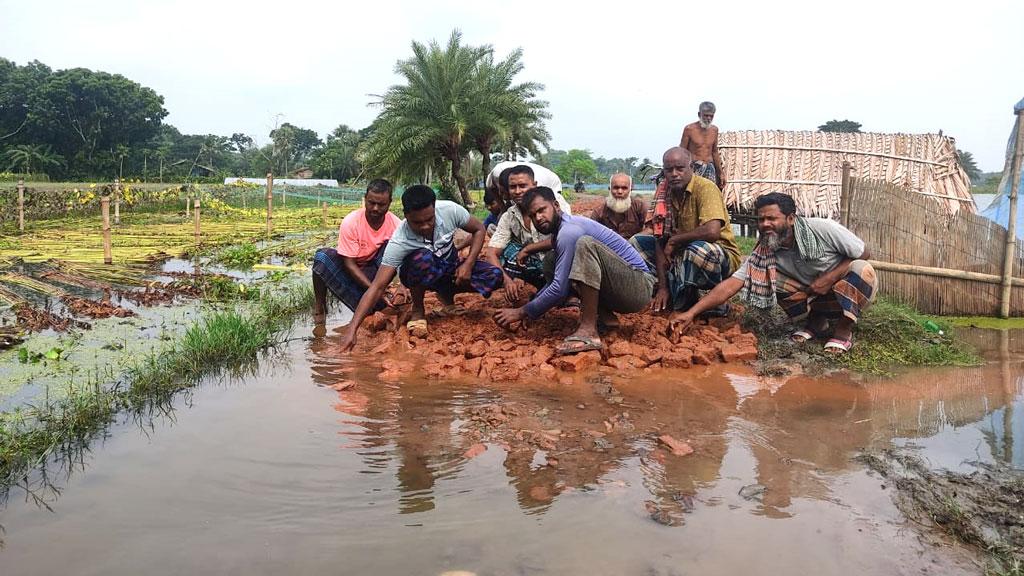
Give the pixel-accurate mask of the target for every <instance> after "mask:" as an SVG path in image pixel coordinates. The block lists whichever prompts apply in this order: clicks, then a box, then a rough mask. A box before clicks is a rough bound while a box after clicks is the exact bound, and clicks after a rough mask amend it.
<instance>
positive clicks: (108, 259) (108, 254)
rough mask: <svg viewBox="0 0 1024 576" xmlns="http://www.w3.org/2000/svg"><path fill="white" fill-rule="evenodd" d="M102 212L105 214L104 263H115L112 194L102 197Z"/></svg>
mask: <svg viewBox="0 0 1024 576" xmlns="http://www.w3.org/2000/svg"><path fill="white" fill-rule="evenodd" d="M100 212H101V213H102V214H103V263H104V264H113V263H114V255H113V253H112V250H111V248H110V196H104V197H102V198H100Z"/></svg>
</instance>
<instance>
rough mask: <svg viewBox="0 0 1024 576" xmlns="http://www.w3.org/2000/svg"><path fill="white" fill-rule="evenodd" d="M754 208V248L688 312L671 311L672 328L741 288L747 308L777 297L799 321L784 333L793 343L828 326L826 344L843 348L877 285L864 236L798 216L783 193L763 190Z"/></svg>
mask: <svg viewBox="0 0 1024 576" xmlns="http://www.w3.org/2000/svg"><path fill="white" fill-rule="evenodd" d="M754 208H755V210H756V211H757V221H758V224H757V226H758V230H759V231H760V233H761V238H760V240H759V241H758V243H757V246H756V247H755V248H754V252H753V254H751V255H750V257H749V258H748V259H747V260H746V261H745V262H744V263H743V265H742V266H741V267H740V269H739V270H737V271H736V272H735V273H734V274H733V275H732V276H731V277H730V278H728V279H726V280H725V281H724V282H722V283H721V284H719V285H718V286H716V287H715V289H714V290H712V291H711V292H709V293H708V294H707V295H706V296H704V298H702V299H701V300H700V301H699V302H697V304H696V305H694V306H693V307H692V308H690V310H688V311H686V312H682V313H678V314H676V315H675V316H674V317H673V326H672V328H673V331H674V332H676V333H681V332H682V331H684V330H686V328H687V327H689V326H690V324H692V323H693V321H694V319H695V318H696V317H697V315H699V314H700V313H702V312H704V311H706V310H709V309H711V308H713V307H715V306H718V305H720V304H722V303H723V302H725V301H727V300H728V299H729V298H732V297H733V295H735V294H736V293H737V292H739V291H740V290H741V289H742V290H743V292H744V297H745V298H746V299H747V300H748V302H750V303H751V304H753V305H754V306H757V307H760V308H768V307H770V306H772V305H774V304H775V303H776V302H778V304H779V305H780V306H781V307H782V309H783V311H785V313H786V315H787V316H789V317H790V318H791V319H793V320H804V322H805V323H804V327H803V328H801V329H799V330H797V331H795V332H793V334H792V336H791V338H792V339H793V341H794V342H806V341H808V340H812V339H815V338H817V337H819V336H824V335H825V334H826V333H827V331H828V328H829V325H830V324H831V326H832V330H833V333H832V337H831V338H830V339H829V340H828V342H826V343H825V350H826V351H829V352H834V353H838V354H842V353H845V352H847V351H849V350H850V347H851V346H853V340H852V338H853V325H854V324H855V323H856V322H857V320H858V319H859V318H860V316H861V314H862V313H863V311H864V309H865V308H867V307H868V306H870V305H871V303H872V302H873V301H874V299H875V294H876V292H877V291H878V278H877V276H876V275H875V270H874V268H872V267H871V264H869V263H868V262H867V260H868V259H869V258H870V257H871V255H870V253H869V252H868V249H867V247H866V246H865V245H864V241H863V240H861V239H860V238H858V237H857V236H856V235H854V234H853V232H850V231H849V230H848V229H846V228H845V227H843V226H842V225H841V224H839V223H838V222H835V221H832V220H828V219H824V218H802V217H800V216H797V215H796V204H795V203H794V202H793V198H792V197H790V196H789V195H788V194H782V193H778V192H773V193H771V194H765V195H764V196H761V197H760V198H758V199H757V200H756V201H755V202H754Z"/></svg>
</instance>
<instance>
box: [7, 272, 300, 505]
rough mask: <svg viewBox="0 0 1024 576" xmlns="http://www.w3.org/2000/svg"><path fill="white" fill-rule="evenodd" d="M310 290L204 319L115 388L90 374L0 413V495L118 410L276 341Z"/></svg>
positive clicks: (142, 406) (158, 397)
mask: <svg viewBox="0 0 1024 576" xmlns="http://www.w3.org/2000/svg"><path fill="white" fill-rule="evenodd" d="M312 300H313V296H312V287H311V286H310V285H308V284H305V283H304V284H302V285H299V286H296V287H293V288H292V289H290V290H282V289H281V288H280V287H275V288H274V290H273V292H271V291H270V290H269V289H267V290H264V292H262V293H261V294H260V297H259V299H258V300H255V301H253V302H249V303H247V304H244V305H236V307H235V308H233V309H229V310H223V311H214V312H211V313H209V314H207V315H206V316H205V317H204V318H203V319H202V320H200V321H199V322H197V323H196V324H195V325H193V326H192V327H191V328H189V330H188V331H187V332H186V334H185V336H184V337H183V338H182V339H181V340H180V341H178V342H177V343H175V344H173V345H172V346H170V347H168V348H167V349H165V350H163V351H162V352H160V353H157V354H151V355H148V356H146V357H144V358H141V359H140V360H139V362H137V363H136V364H135V365H133V366H132V367H131V368H129V369H128V370H127V371H126V373H125V374H124V375H123V376H121V377H120V379H118V380H116V381H115V382H114V383H113V384H112V385H109V386H104V385H103V381H104V380H110V379H112V378H105V377H101V376H100V375H98V374H97V375H95V376H93V377H92V378H91V379H90V382H89V383H88V384H87V385H78V386H74V385H70V384H69V392H68V394H67V396H66V397H64V398H62V399H60V400H56V401H50V400H45V401H44V402H42V403H41V404H40V405H37V406H25V407H19V408H18V409H16V410H13V411H10V412H5V413H3V414H0V491H3V490H6V489H7V488H9V487H10V486H12V485H14V484H16V483H19V482H26V481H27V479H28V474H29V473H30V472H31V471H32V470H35V469H39V468H45V465H46V462H47V461H48V459H49V458H51V457H53V456H61V455H73V454H76V453H77V452H79V451H80V450H81V449H82V448H83V447H85V446H87V445H88V443H89V442H90V441H91V440H92V439H93V438H94V437H95V436H96V435H97V434H99V433H101V432H102V431H103V430H104V429H105V428H106V427H107V426H108V425H109V424H110V423H111V422H112V421H113V419H114V418H115V416H116V415H117V414H118V413H120V412H122V411H129V412H142V411H145V410H147V409H148V408H151V407H152V406H154V405H158V404H161V403H163V402H166V401H167V400H168V399H170V397H171V396H173V395H174V394H175V393H177V392H179V391H181V390H184V389H187V388H190V387H192V386H194V385H195V384H196V382H197V381H198V380H199V379H200V378H201V377H203V376H205V375H207V374H210V373H215V372H216V371H219V370H222V369H224V368H230V367H236V366H238V365H239V364H241V363H244V362H246V361H249V360H252V359H254V358H256V356H257V354H258V353H259V352H260V351H261V350H264V349H266V348H267V347H269V346H272V345H274V344H276V343H278V342H280V336H281V335H282V334H283V333H284V332H285V331H286V330H287V329H288V328H290V327H291V325H292V321H293V320H294V317H295V314H296V313H299V312H303V311H306V310H309V308H310V306H311V304H312Z"/></svg>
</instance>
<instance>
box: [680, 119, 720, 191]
mask: <svg viewBox="0 0 1024 576" xmlns="http://www.w3.org/2000/svg"><path fill="white" fill-rule="evenodd" d="M697 118H698V119H699V120H698V121H696V122H693V123H692V124H687V125H686V128H683V137H682V138H681V139H680V140H679V147H680V148H685V149H686V150H689V152H690V154H692V155H693V173H694V174H696V175H698V176H703V177H704V178H707V179H708V180H711V181H712V182H714V183H715V184H717V185H718V189H719V190H724V189H725V172H724V171H723V170H722V157H721V156H720V155H719V154H718V126H715V125H714V124H712V123H711V121H712V120H714V119H715V105H714V104H712V103H711V102H701V103H700V107H699V108H698V109H697Z"/></svg>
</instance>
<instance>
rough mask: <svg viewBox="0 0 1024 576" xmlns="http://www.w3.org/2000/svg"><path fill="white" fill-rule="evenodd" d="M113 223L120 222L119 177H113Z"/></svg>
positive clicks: (118, 223)
mask: <svg viewBox="0 0 1024 576" xmlns="http://www.w3.org/2000/svg"><path fill="white" fill-rule="evenodd" d="M114 224H117V225H120V224H121V179H120V178H114Z"/></svg>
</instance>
